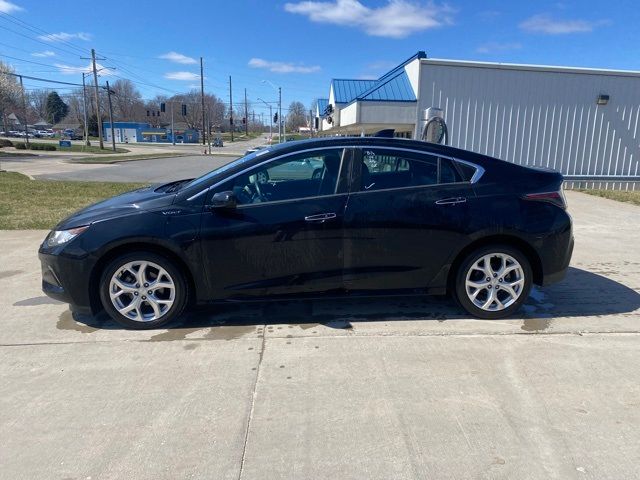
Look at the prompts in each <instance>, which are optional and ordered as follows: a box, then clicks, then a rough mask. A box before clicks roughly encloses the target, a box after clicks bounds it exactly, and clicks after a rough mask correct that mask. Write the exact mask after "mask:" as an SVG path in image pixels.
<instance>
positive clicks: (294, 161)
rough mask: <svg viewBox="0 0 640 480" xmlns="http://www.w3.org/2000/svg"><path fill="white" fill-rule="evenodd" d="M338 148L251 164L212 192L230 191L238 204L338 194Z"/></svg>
mask: <svg viewBox="0 0 640 480" xmlns="http://www.w3.org/2000/svg"><path fill="white" fill-rule="evenodd" d="M342 152H343V150H342V149H341V148H336V149H327V150H316V151H311V152H305V153H300V154H297V155H290V156H287V157H284V158H279V159H275V160H272V161H271V162H269V163H267V164H265V165H260V166H257V167H254V168H252V169H250V170H248V171H246V172H244V173H242V174H240V175H238V176H237V177H235V178H233V179H231V180H229V181H228V182H225V183H223V184H222V185H219V186H218V187H217V188H216V189H215V192H224V191H232V192H234V194H235V196H236V199H237V202H238V204H240V205H248V204H255V203H264V202H277V201H283V200H294V199H299V198H309V197H317V196H322V195H333V194H336V193H338V184H339V182H338V179H339V177H340V176H341V175H340V169H341V164H342Z"/></svg>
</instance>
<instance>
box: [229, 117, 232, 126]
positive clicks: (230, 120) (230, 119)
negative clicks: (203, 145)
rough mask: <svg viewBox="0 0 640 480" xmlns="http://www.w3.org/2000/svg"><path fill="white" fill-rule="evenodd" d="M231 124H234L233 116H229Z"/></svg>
mask: <svg viewBox="0 0 640 480" xmlns="http://www.w3.org/2000/svg"><path fill="white" fill-rule="evenodd" d="M229 125H233V117H229Z"/></svg>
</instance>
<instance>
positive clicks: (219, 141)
mask: <svg viewBox="0 0 640 480" xmlns="http://www.w3.org/2000/svg"><path fill="white" fill-rule="evenodd" d="M212 145H213V146H214V147H224V142H223V141H222V139H221V138H214V139H213V143H212Z"/></svg>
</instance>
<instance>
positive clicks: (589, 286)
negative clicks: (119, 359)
mask: <svg viewBox="0 0 640 480" xmlns="http://www.w3.org/2000/svg"><path fill="white" fill-rule="evenodd" d="M638 308H640V293H638V292H636V291H635V290H633V289H631V288H629V287H627V286H626V285H624V284H622V283H620V282H617V281H615V280H612V279H610V278H608V277H606V276H604V275H600V274H598V273H593V272H589V271H587V270H582V269H580V268H575V267H570V268H569V270H568V272H567V276H566V278H565V279H564V280H563V281H561V282H559V283H557V284H555V285H552V286H550V287H545V288H539V287H534V289H533V290H532V292H531V295H530V296H529V298H528V299H527V301H526V302H525V304H524V305H523V307H522V309H521V310H520V311H519V312H517V313H516V314H515V315H513V316H512V317H510V318H511V319H523V320H525V321H526V320H527V319H532V318H543V319H544V318H553V317H580V316H599V315H611V314H622V313H629V312H633V311H635V310H637V309H638ZM73 318H74V319H75V320H76V321H77V322H79V323H83V324H85V325H88V326H90V327H94V328H100V329H121V328H122V327H121V326H119V325H118V324H117V323H115V322H113V321H112V320H111V319H109V318H108V316H107V315H106V314H105V313H104V312H103V313H101V314H99V315H97V316H90V315H82V314H78V313H74V314H73ZM455 319H470V317H469V315H467V314H466V313H465V312H464V311H463V310H462V309H461V308H460V307H459V306H457V305H456V303H455V302H454V301H453V300H452V299H451V298H449V297H427V296H397V297H374V298H371V297H367V298H358V297H356V298H342V299H335V298H327V299H313V300H293V301H274V302H248V303H228V304H219V305H215V306H206V307H197V308H193V309H191V310H190V311H188V312H185V313H184V314H183V315H182V316H181V318H180V319H179V320H178V321H176V322H174V324H173V325H169V326H168V327H162V329H164V328H170V329H171V328H177V329H200V328H208V327H216V326H251V325H274V324H295V325H299V326H300V327H302V328H305V326H308V327H309V326H317V325H324V326H327V327H330V328H339V329H345V328H347V329H348V328H351V322H352V321H358V322H385V321H394V320H420V321H433V320H435V321H438V322H444V321H447V320H455ZM472 319H473V318H472ZM474 320H476V321H478V322H482V321H484V320H481V319H474ZM534 329H537V328H534ZM525 330H526V329H525Z"/></svg>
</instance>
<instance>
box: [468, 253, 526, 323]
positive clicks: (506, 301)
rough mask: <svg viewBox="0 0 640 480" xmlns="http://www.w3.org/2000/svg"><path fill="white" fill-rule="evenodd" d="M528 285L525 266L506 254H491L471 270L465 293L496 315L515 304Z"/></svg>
mask: <svg viewBox="0 0 640 480" xmlns="http://www.w3.org/2000/svg"><path fill="white" fill-rule="evenodd" d="M524 286H525V276H524V269H523V268H522V265H520V263H519V262H518V261H517V260H516V259H515V258H513V257H512V256H511V255H508V254H506V253H499V252H496V253H489V254H486V255H483V256H482V257H480V258H479V259H477V260H476V261H475V262H473V264H472V265H471V267H470V268H469V270H468V271H467V275H466V279H465V291H466V293H467V297H468V298H469V300H470V301H471V302H472V303H473V304H474V305H475V306H476V307H478V308H480V309H482V310H485V311H488V312H496V311H500V310H504V309H505V308H508V307H510V306H511V305H513V304H514V303H515V302H516V301H517V300H518V298H520V296H521V295H522V292H523V290H524Z"/></svg>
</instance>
